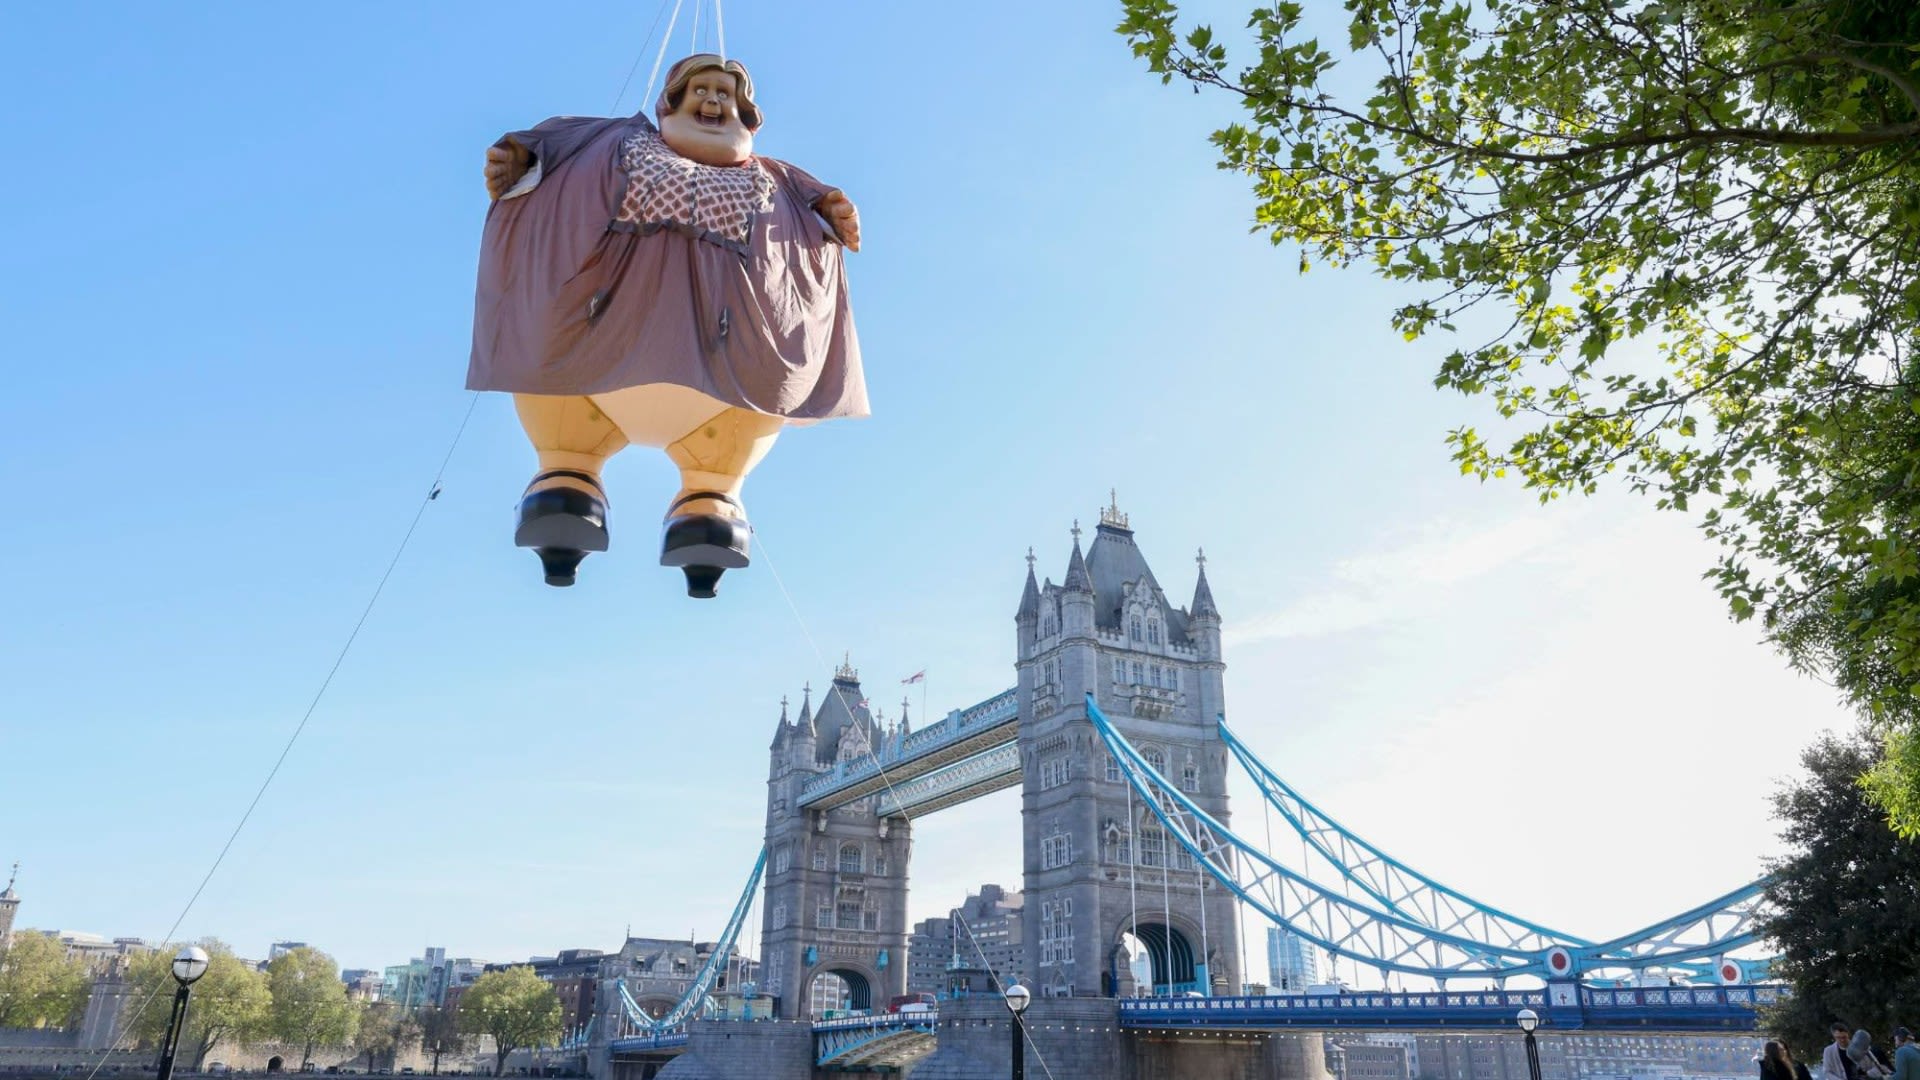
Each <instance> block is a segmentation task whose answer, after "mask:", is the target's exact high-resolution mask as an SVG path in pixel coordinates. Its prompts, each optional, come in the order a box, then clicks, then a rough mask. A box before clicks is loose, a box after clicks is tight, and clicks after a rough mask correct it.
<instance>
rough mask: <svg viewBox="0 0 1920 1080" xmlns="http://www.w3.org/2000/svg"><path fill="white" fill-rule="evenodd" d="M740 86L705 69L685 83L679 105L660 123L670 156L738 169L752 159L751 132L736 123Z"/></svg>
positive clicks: (719, 72)
mask: <svg viewBox="0 0 1920 1080" xmlns="http://www.w3.org/2000/svg"><path fill="white" fill-rule="evenodd" d="M739 95H740V85H739V83H738V82H736V81H735V80H734V77H733V75H732V74H730V73H728V72H725V71H722V70H720V69H719V68H709V69H707V70H705V71H701V72H698V73H696V74H695V75H694V76H693V78H691V79H688V80H687V85H686V89H684V90H682V91H681V92H680V105H679V107H678V108H676V109H674V110H673V111H672V112H670V113H668V114H667V115H666V116H664V117H661V119H660V137H661V138H662V139H664V140H666V143H667V145H668V146H670V147H672V148H673V152H674V153H676V154H679V155H680V156H681V157H684V158H689V159H691V160H693V161H697V162H699V163H700V164H702V165H739V164H741V163H742V162H744V161H746V160H747V159H748V158H750V157H752V156H753V132H752V131H750V130H748V129H747V125H746V124H745V123H743V122H741V120H740V102H739Z"/></svg>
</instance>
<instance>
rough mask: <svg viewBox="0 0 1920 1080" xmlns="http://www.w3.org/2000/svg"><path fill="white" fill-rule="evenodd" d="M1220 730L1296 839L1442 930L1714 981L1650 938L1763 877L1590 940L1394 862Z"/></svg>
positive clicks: (1735, 905)
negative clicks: (1651, 962)
mask: <svg viewBox="0 0 1920 1080" xmlns="http://www.w3.org/2000/svg"><path fill="white" fill-rule="evenodd" d="M1219 730H1220V737H1221V739H1222V740H1223V741H1224V742H1225V743H1226V744H1227V749H1228V750H1229V751H1230V752H1231V753H1232V754H1233V757H1234V759H1235V760H1236V761H1238V762H1239V763H1240V767H1241V768H1242V769H1243V770H1244V771H1245V772H1246V773H1247V776H1248V777H1249V778H1250V779H1252V781H1253V783H1254V786H1255V787H1257V788H1259V789H1260V792H1261V794H1262V796H1264V797H1265V799H1266V801H1267V804H1268V805H1269V806H1271V807H1273V809H1274V810H1276V811H1278V812H1279V814H1280V816H1281V817H1282V818H1283V819H1284V820H1285V821H1286V822H1287V824H1288V825H1290V826H1291V827H1292V828H1293V830H1294V831H1295V832H1296V833H1298V834H1299V835H1300V837H1301V839H1303V840H1305V841H1306V842H1307V844H1308V845H1310V846H1311V847H1312V848H1313V850H1314V851H1317V852H1319V854H1320V856H1321V858H1322V859H1324V860H1326V862H1327V863H1328V864H1329V865H1331V866H1332V867H1333V868H1334V869H1335V870H1337V871H1338V872H1339V873H1340V874H1341V875H1342V876H1343V877H1345V878H1346V880H1348V881H1350V882H1352V883H1353V885H1354V886H1356V887H1357V888H1359V889H1360V890H1361V891H1362V892H1364V893H1366V894H1367V896H1369V897H1371V898H1372V899H1373V900H1374V901H1376V902H1377V903H1378V904H1379V905H1380V906H1381V909H1382V910H1384V911H1390V912H1393V913H1394V914H1397V915H1404V916H1406V917H1407V918H1410V919H1413V920H1414V921H1416V922H1418V923H1420V924H1422V925H1424V926H1430V927H1433V928H1434V929H1436V930H1440V931H1443V932H1457V933H1464V934H1465V935H1466V936H1468V937H1472V938H1474V939H1476V940H1479V941H1499V942H1502V943H1503V944H1506V945H1509V946H1513V947H1516V948H1526V949H1534V950H1545V949H1548V948H1550V947H1552V946H1553V945H1555V944H1559V945H1563V946H1565V947H1567V949H1568V951H1569V952H1570V953H1571V954H1572V955H1573V957H1574V958H1575V959H1576V961H1582V960H1583V961H1584V963H1582V965H1581V970H1584V971H1598V970H1607V969H1611V968H1626V969H1629V970H1632V969H1637V968H1643V967H1645V966H1647V964H1646V962H1644V960H1645V956H1646V955H1649V954H1651V953H1652V952H1654V951H1658V955H1659V957H1660V962H1661V963H1664V964H1667V965H1669V966H1673V967H1677V968H1681V969H1684V970H1686V971H1688V972H1689V973H1690V974H1691V975H1692V976H1693V977H1695V978H1699V979H1707V980H1716V981H1717V979H1718V974H1717V973H1716V972H1715V970H1714V968H1715V966H1716V965H1714V964H1711V963H1708V964H1698V963H1689V962H1687V961H1688V959H1689V957H1688V956H1683V955H1681V953H1680V952H1679V951H1676V950H1675V949H1673V948H1667V949H1664V950H1656V949H1655V948H1653V947H1651V945H1650V943H1655V942H1662V941H1664V940H1665V939H1666V938H1667V937H1668V935H1670V934H1671V933H1673V932H1675V931H1679V930H1685V929H1688V928H1690V927H1692V926H1693V925H1695V924H1697V923H1698V922H1699V921H1700V920H1701V919H1703V918H1706V917H1708V916H1709V915H1712V914H1717V913H1720V912H1725V911H1730V910H1738V909H1739V908H1740V906H1741V905H1743V904H1746V903H1748V902H1749V901H1753V900H1755V899H1757V898H1758V897H1759V896H1760V894H1761V892H1762V891H1763V890H1764V889H1765V888H1766V885H1767V882H1768V880H1769V879H1767V878H1762V879H1760V880H1759V881H1755V882H1752V883H1750V884H1748V885H1744V886H1741V887H1740V888H1738V889H1735V890H1734V891H1733V892H1730V893H1728V894H1727V895H1725V896H1722V897H1719V898H1717V899H1714V900H1710V901H1708V902H1707V903H1705V904H1703V905H1701V906H1699V907H1697V908H1694V909H1693V910H1691V911H1687V912H1683V913H1681V914H1679V915H1676V916H1674V917H1673V918H1671V919H1668V920H1666V921H1664V922H1661V923H1656V924H1655V925H1653V926H1650V927H1647V928H1646V929H1643V930H1639V931H1636V932H1634V933H1633V934H1629V935H1626V936H1624V937H1621V938H1615V939H1614V940H1613V941H1610V942H1604V943H1598V944H1596V943H1595V942H1592V941H1590V940H1588V939H1586V938H1582V937H1578V936H1576V935H1573V934H1569V933H1567V932H1566V931H1563V930H1554V929H1551V928H1549V927H1546V926H1542V925H1540V924H1539V923H1535V922H1531V921H1528V920H1526V919H1522V918H1520V917H1519V916H1516V915H1511V914H1508V913H1507V912H1504V911H1502V910H1500V909H1499V908H1496V907H1494V906H1492V905H1491V904H1487V903H1483V902H1482V901H1479V900H1475V899H1473V898H1472V897H1470V896H1467V895H1466V894H1465V893H1462V892H1460V891H1458V890H1456V889H1450V888H1448V887H1447V886H1445V885H1442V884H1441V883H1440V882H1438V881H1435V880H1434V879H1433V878H1430V877H1428V876H1427V875H1425V874H1422V873H1420V872H1419V871H1418V870H1415V869H1413V868H1412V867H1410V866H1408V865H1407V864H1405V863H1403V862H1400V861H1399V860H1398V859H1395V858H1393V857H1392V856H1390V855H1388V854H1387V853H1386V852H1384V851H1381V850H1380V849H1379V848H1378V847H1376V846H1374V845H1373V844H1371V843H1368V842H1367V841H1366V840H1365V839H1363V838H1361V837H1360V836H1358V835H1357V834H1355V833H1353V832H1352V831H1350V830H1348V829H1347V828H1345V827H1344V826H1342V825H1341V824H1340V823H1339V822H1337V821H1335V820H1334V819H1333V818H1332V817H1331V816H1329V815H1328V814H1326V813H1324V812H1323V811H1321V810H1320V808H1319V807H1317V806H1315V805H1313V804H1312V803H1311V802H1308V801H1307V799H1306V798H1305V797H1304V796H1302V795H1301V794H1300V793H1299V792H1298V791H1296V790H1294V788H1293V787H1292V785H1290V784H1288V783H1287V782H1286V781H1285V780H1282V779H1281V778H1280V777H1279V775H1277V774H1276V773H1274V771H1273V770H1272V769H1270V768H1268V767H1267V765H1266V763H1265V762H1262V761H1261V760H1260V759H1259V758H1258V757H1257V756H1255V754H1254V753H1253V751H1252V749H1250V748H1249V747H1248V746H1247V745H1246V744H1245V743H1243V742H1241V741H1240V739H1239V737H1238V736H1236V735H1235V734H1234V733H1233V729H1232V728H1230V727H1228V726H1227V722H1226V719H1225V718H1224V717H1222V718H1221V719H1220V721H1219ZM1729 947H1732V946H1727V945H1725V944H1724V943H1723V944H1721V945H1720V948H1721V949H1725V948H1729ZM1692 955H1693V956H1694V957H1714V956H1716V955H1717V954H1716V953H1715V952H1714V951H1712V949H1711V948H1709V949H1708V950H1706V951H1700V950H1695V951H1694V953H1693V954H1692ZM1636 961H1641V962H1636ZM1737 962H1740V963H1741V964H1742V970H1743V972H1744V973H1746V974H1747V975H1748V976H1749V977H1751V976H1752V975H1753V974H1755V973H1757V972H1764V971H1765V970H1766V969H1767V966H1768V965H1767V963H1766V961H1744V962H1742V961H1737ZM1564 974H1567V975H1571V974H1574V973H1573V972H1567V973H1564Z"/></svg>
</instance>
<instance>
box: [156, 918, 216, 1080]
mask: <svg viewBox="0 0 1920 1080" xmlns="http://www.w3.org/2000/svg"><path fill="white" fill-rule="evenodd" d="M172 970H173V981H174V982H176V983H179V984H180V986H179V988H178V989H176V990H175V991H174V992H173V1015H172V1016H170V1017H168V1019H167V1038H166V1041H165V1042H164V1043H162V1044H161V1047H160V1075H159V1076H158V1077H157V1078H156V1080H173V1055H174V1052H175V1051H177V1050H179V1049H180V1032H181V1030H182V1029H184V1028H185V1027H186V1026H187V998H188V996H189V995H191V994H192V993H193V984H194V983H196V982H198V981H200V976H202V975H205V974H206V973H207V950H205V949H203V948H201V947H200V946H198V945H189V946H187V947H186V948H184V949H181V950H180V951H179V952H178V953H176V954H174V957H173V968H172Z"/></svg>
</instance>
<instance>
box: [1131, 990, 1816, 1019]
mask: <svg viewBox="0 0 1920 1080" xmlns="http://www.w3.org/2000/svg"><path fill="white" fill-rule="evenodd" d="M1787 996H1788V991H1787V989H1786V988H1785V987H1782V986H1660V987H1631V988H1630V987H1618V988H1597V987H1588V986H1582V987H1580V988H1579V997H1578V998H1577V999H1576V1000H1577V1001H1578V1004H1566V1003H1562V1004H1555V1003H1554V1001H1553V1000H1552V998H1551V997H1550V996H1549V994H1548V992H1547V991H1545V990H1480V991H1464V992H1461V991H1446V992H1442V991H1433V992H1423V993H1384V992H1382V993H1367V992H1361V993H1345V994H1272V995H1265V996H1261V997H1199V996H1194V997H1152V998H1127V999H1123V1000H1122V1001H1121V1002H1120V1023H1121V1026H1123V1027H1147V1028H1160V1027H1238V1028H1259V1027H1312V1026H1315V1025H1323V1024H1324V1025H1331V1026H1354V1027H1391V1028H1421V1027H1434V1028H1441V1027H1455V1028H1457V1027H1487V1026H1492V1027H1497V1028H1506V1027H1510V1026H1511V1025H1512V1024H1513V1017H1514V1015H1515V1013H1517V1012H1518V1011H1519V1010H1520V1009H1523V1008H1525V1009H1534V1010H1536V1011H1537V1012H1539V1013H1540V1014H1541V1016H1542V1021H1543V1026H1544V1028H1545V1029H1548V1030H1551V1029H1560V1030H1579V1029H1583V1028H1586V1029H1609V1028H1620V1029H1635V1030H1661V1029H1662V1028H1663V1027H1670V1028H1672V1029H1673V1030H1733V1029H1738V1030H1751V1029H1752V1028H1753V1027H1754V1025H1755V1023H1756V1021H1757V1017H1756V1010H1758V1009H1759V1008H1761V1007H1764V1006H1767V1005H1772V1004H1775V1003H1776V1002H1779V1001H1781V1000H1783V999H1785V998H1786V997H1787Z"/></svg>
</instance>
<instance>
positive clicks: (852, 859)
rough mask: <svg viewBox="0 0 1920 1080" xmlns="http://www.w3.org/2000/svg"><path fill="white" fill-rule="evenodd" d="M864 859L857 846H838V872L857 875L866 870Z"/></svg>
mask: <svg viewBox="0 0 1920 1080" xmlns="http://www.w3.org/2000/svg"><path fill="white" fill-rule="evenodd" d="M866 863H867V860H866V857H865V856H863V855H862V854H861V853H860V845H859V844H842V845H840V872H841V873H843V874H858V873H860V872H861V871H863V870H865V869H866Z"/></svg>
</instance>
